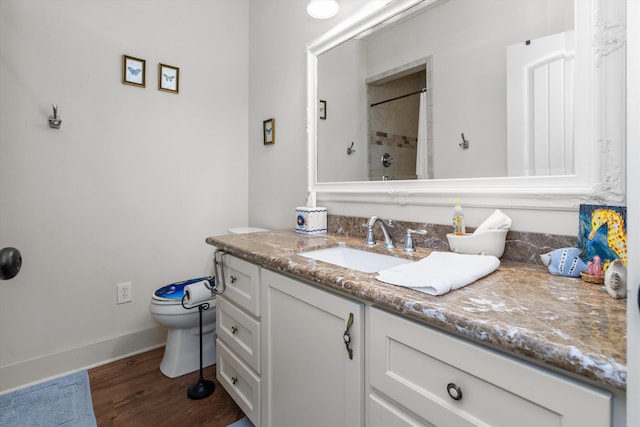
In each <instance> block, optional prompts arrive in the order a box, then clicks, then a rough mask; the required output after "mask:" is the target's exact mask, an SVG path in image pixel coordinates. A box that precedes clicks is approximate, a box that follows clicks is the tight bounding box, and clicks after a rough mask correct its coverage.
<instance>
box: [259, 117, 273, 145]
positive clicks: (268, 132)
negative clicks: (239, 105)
mask: <svg viewBox="0 0 640 427" xmlns="http://www.w3.org/2000/svg"><path fill="white" fill-rule="evenodd" d="M262 137H263V140H264V145H270V144H275V143H276V123H275V119H273V118H271V119H267V120H265V121H264V122H262Z"/></svg>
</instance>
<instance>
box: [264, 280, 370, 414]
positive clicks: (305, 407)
mask: <svg viewBox="0 0 640 427" xmlns="http://www.w3.org/2000/svg"><path fill="white" fill-rule="evenodd" d="M262 286H263V295H262V312H263V313H264V315H263V319H262V323H263V357H264V359H263V360H264V375H265V376H264V378H263V381H264V388H263V390H264V392H263V394H264V400H263V419H262V421H263V423H262V425H266V426H273V427H287V426H305V427H311V426H318V427H327V426H331V427H339V426H345V427H357V426H362V425H363V421H364V377H363V375H364V355H363V351H364V342H363V336H364V335H363V331H364V322H363V309H364V307H363V305H362V304H360V303H356V302H354V301H351V300H349V299H347V298H343V297H341V296H338V295H335V294H333V293H330V292H326V291H323V290H320V289H318V288H315V287H313V286H311V285H308V284H305V283H303V282H301V281H298V280H294V279H292V278H290V277H287V276H284V275H281V274H277V273H274V272H272V271H268V270H263V271H262ZM350 319H351V320H350ZM345 341H347V344H348V345H347V344H345Z"/></svg>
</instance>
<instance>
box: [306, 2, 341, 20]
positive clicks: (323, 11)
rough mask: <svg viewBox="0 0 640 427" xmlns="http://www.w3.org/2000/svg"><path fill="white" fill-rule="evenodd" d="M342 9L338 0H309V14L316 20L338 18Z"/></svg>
mask: <svg viewBox="0 0 640 427" xmlns="http://www.w3.org/2000/svg"><path fill="white" fill-rule="evenodd" d="M338 9H340V5H339V4H338V0H309V4H308V5H307V13H308V14H309V15H310V16H312V17H314V18H316V19H328V18H332V17H334V16H336V14H337V13H338Z"/></svg>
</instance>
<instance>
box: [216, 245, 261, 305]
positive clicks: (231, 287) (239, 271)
mask: <svg viewBox="0 0 640 427" xmlns="http://www.w3.org/2000/svg"><path fill="white" fill-rule="evenodd" d="M223 261H224V279H225V284H226V288H225V291H224V293H223V295H224V296H225V297H227V298H228V299H229V300H231V301H233V302H234V303H235V304H237V305H238V306H240V307H242V308H243V309H245V310H247V311H248V312H249V313H251V314H253V315H254V316H256V317H260V267H258V266H257V265H255V264H252V263H250V262H247V261H244V260H241V259H239V258H236V257H234V256H232V255H229V254H226V255H223Z"/></svg>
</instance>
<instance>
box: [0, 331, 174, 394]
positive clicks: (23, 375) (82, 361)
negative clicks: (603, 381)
mask: <svg viewBox="0 0 640 427" xmlns="http://www.w3.org/2000/svg"><path fill="white" fill-rule="evenodd" d="M166 340H167V332H166V329H164V328H162V327H159V326H158V327H154V328H151V329H145V330H144V331H138V332H134V333H131V334H127V335H122V336H119V337H116V338H111V339H108V340H104V341H99V342H94V343H91V344H88V345H85V346H82V347H76V348H72V349H69V350H65V351H61V352H58V353H52V354H47V355H44V356H40V357H36V358H33V359H29V360H24V361H21V362H16V363H12V364H10V365H5V366H1V367H0V394H5V393H9V392H11V391H13V390H15V389H19V388H23V387H26V386H29V385H32V384H37V383H40V382H42V381H46V380H49V379H52V378H56V377H59V376H62V375H66V374H68V373H71V372H76V371H79V370H81V369H90V368H93V367H96V366H100V365H104V364H106V363H110V362H113V361H115V360H119V359H123V358H125V357H128V356H132V355H134V354H138V353H142V352H145V351H148V350H152V349H154V348H158V347H160V346H162V345H164V343H165V342H166Z"/></svg>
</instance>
